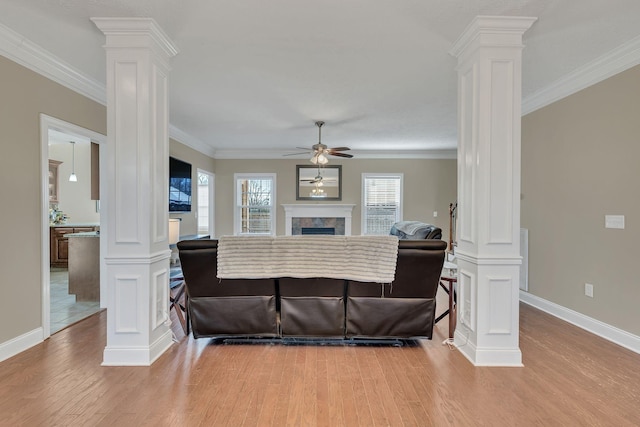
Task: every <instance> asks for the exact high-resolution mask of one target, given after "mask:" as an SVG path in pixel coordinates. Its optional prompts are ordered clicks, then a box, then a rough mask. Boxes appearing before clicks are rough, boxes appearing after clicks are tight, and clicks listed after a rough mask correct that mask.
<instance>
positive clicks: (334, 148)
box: [329, 147, 351, 152]
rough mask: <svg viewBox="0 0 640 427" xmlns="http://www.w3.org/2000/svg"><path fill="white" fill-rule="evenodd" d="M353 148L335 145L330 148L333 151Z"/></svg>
mask: <svg viewBox="0 0 640 427" xmlns="http://www.w3.org/2000/svg"><path fill="white" fill-rule="evenodd" d="M349 150H351V148H349V147H333V148H329V152H331V151H349Z"/></svg>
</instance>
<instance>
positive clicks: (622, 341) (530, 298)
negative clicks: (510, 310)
mask: <svg viewBox="0 0 640 427" xmlns="http://www.w3.org/2000/svg"><path fill="white" fill-rule="evenodd" d="M520 301H522V302H523V303H525V304H528V305H530V306H532V307H535V308H537V309H538V310H542V311H544V312H546V313H549V314H551V315H552V316H555V317H557V318H559V319H562V320H564V321H566V322H569V323H571V324H572V325H575V326H577V327H579V328H582V329H584V330H585V331H588V332H591V333H592V334H595V335H597V336H599V337H601V338H604V339H606V340H608V341H611V342H613V343H615V344H618V345H619V346H622V347H624V348H626V349H629V350H631V351H633V352H635V353H638V354H640V337H639V336H637V335H633V334H631V333H629V332H627V331H624V330H622V329H619V328H616V327H615V326H611V325H609V324H607V323H604V322H601V321H599V320H596V319H594V318H592V317H589V316H585V315H584V314H582V313H578V312H577V311H574V310H571V309H569V308H566V307H563V306H561V305H558V304H556V303H554V302H551V301H547V300H546V299H544V298H540V297H538V296H535V295H532V294H530V293H528V292H524V291H520Z"/></svg>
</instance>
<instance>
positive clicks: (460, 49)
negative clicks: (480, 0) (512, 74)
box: [449, 16, 538, 58]
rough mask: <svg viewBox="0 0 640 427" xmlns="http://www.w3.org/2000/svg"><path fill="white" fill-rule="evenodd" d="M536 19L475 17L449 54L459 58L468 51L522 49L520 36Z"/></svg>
mask: <svg viewBox="0 0 640 427" xmlns="http://www.w3.org/2000/svg"><path fill="white" fill-rule="evenodd" d="M537 19H538V18H532V17H525V16H476V17H475V18H474V19H473V21H471V23H470V24H469V26H468V27H467V28H466V29H465V30H464V32H463V33H462V34H461V35H460V37H458V40H456V42H455V43H454V44H453V47H452V48H451V50H449V54H450V55H452V56H455V57H456V58H459V57H460V56H462V55H463V54H464V53H466V52H467V51H469V50H470V49H474V48H477V47H480V46H488V47H523V46H522V35H523V34H524V32H525V31H527V30H528V29H529V28H530V27H531V26H532V25H533V23H534V22H535V21H536V20H537Z"/></svg>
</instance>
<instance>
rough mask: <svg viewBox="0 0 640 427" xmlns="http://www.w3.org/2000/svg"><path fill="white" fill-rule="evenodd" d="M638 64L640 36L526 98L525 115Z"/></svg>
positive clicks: (523, 102) (639, 62)
mask: <svg viewBox="0 0 640 427" xmlns="http://www.w3.org/2000/svg"><path fill="white" fill-rule="evenodd" d="M638 64H640V36H638V37H636V38H634V39H631V40H629V41H628V42H626V43H624V44H622V45H621V46H619V47H617V48H616V49H614V50H612V51H610V52H608V53H606V54H604V55H602V56H600V57H599V58H596V59H595V60H593V61H591V62H589V63H587V64H586V65H584V66H582V67H580V68H577V69H576V70H574V71H572V72H571V73H569V74H567V75H565V76H564V77H562V78H560V79H558V80H556V81H555V82H553V83H552V84H550V85H549V86H547V87H545V88H543V89H541V90H539V91H537V92H535V93H533V94H531V95H529V96H527V97H526V98H524V99H523V100H522V115H523V116H524V115H526V114H529V113H532V112H534V111H536V110H538V109H540V108H542V107H546V106H547V105H549V104H552V103H554V102H556V101H559V100H561V99H562V98H566V97H567V96H569V95H572V94H574V93H576V92H578V91H581V90H582V89H586V88H587V87H589V86H592V85H594V84H596V83H599V82H601V81H603V80H606V79H608V78H609V77H612V76H614V75H616V74H618V73H621V72H623V71H625V70H628V69H629V68H631V67H635V66H636V65H638Z"/></svg>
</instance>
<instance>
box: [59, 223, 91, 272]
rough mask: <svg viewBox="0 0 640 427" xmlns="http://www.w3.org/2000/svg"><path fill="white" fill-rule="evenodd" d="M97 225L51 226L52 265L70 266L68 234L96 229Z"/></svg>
mask: <svg viewBox="0 0 640 427" xmlns="http://www.w3.org/2000/svg"><path fill="white" fill-rule="evenodd" d="M98 229H99V227H97V226H70V225H61V226H55V227H49V230H50V233H49V234H50V238H49V257H50V259H49V264H50V266H51V267H68V265H69V238H68V237H66V236H65V235H66V234H69V233H83V232H87V231H96V230H98Z"/></svg>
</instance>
